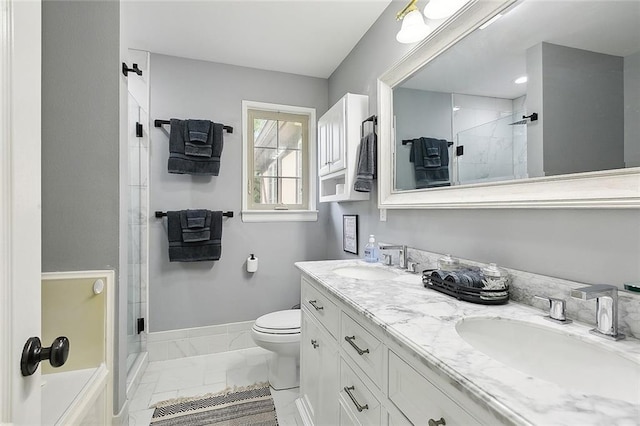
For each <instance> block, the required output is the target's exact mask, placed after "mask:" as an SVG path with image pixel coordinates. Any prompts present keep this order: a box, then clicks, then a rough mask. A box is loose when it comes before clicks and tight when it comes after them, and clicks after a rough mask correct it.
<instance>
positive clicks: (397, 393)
mask: <svg viewBox="0 0 640 426" xmlns="http://www.w3.org/2000/svg"><path fill="white" fill-rule="evenodd" d="M389 399H390V400H391V401H393V403H394V404H395V405H396V406H397V407H398V408H399V409H400V410H401V411H402V412H403V413H404V415H405V416H407V418H408V419H409V420H410V421H411V422H412V423H413V424H427V423H428V422H429V420H433V421H435V422H437V421H439V420H440V419H444V421H445V422H446V425H447V426H456V425H460V426H470V425H479V424H480V423H479V422H478V421H477V420H476V419H474V418H473V417H471V416H470V415H469V414H468V413H467V412H466V411H464V410H463V409H462V408H461V407H460V406H459V405H457V404H456V403H455V402H453V401H452V400H451V399H449V397H448V396H446V395H445V394H444V393H442V392H441V391H440V389H438V388H437V387H435V386H434V385H433V384H431V382H429V381H428V380H427V379H425V378H424V377H423V376H421V375H420V374H419V373H418V372H417V371H416V370H414V369H413V367H411V366H410V365H408V364H407V363H406V362H404V361H403V360H402V359H400V358H399V357H398V356H397V355H396V354H395V353H393V352H392V351H389ZM442 424H444V423H442Z"/></svg>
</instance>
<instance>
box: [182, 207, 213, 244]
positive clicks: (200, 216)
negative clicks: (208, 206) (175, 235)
mask: <svg viewBox="0 0 640 426" xmlns="http://www.w3.org/2000/svg"><path fill="white" fill-rule="evenodd" d="M180 228H181V229H182V241H184V242H188V243H195V242H198V241H207V240H209V239H210V238H211V212H210V211H209V210H182V211H181V212H180Z"/></svg>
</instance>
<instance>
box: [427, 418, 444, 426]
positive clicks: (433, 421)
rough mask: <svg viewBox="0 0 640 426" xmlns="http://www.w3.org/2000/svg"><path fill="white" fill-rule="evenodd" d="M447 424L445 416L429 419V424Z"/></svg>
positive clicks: (433, 425) (438, 425) (431, 425)
mask: <svg viewBox="0 0 640 426" xmlns="http://www.w3.org/2000/svg"><path fill="white" fill-rule="evenodd" d="M446 424H447V422H445V421H444V417H440V420H433V419H429V426H445V425H446Z"/></svg>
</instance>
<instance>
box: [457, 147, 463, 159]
mask: <svg viewBox="0 0 640 426" xmlns="http://www.w3.org/2000/svg"><path fill="white" fill-rule="evenodd" d="M461 155H464V145H459V146H457V147H456V156H458V157H459V156H461Z"/></svg>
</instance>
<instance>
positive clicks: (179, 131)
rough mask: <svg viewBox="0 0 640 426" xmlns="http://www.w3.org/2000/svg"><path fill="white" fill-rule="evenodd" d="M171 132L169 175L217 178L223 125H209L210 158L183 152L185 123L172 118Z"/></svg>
mask: <svg viewBox="0 0 640 426" xmlns="http://www.w3.org/2000/svg"><path fill="white" fill-rule="evenodd" d="M170 121H171V132H170V133H169V162H168V171H169V173H177V174H192V175H211V176H218V173H219V172H220V157H221V155H222V148H223V139H222V130H223V125H222V124H219V123H211V132H210V133H209V138H210V139H211V156H210V157H204V156H197V155H188V154H187V153H186V152H185V134H188V131H187V130H186V123H185V122H184V121H183V120H178V119H175V118H172V119H171V120H170Z"/></svg>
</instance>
